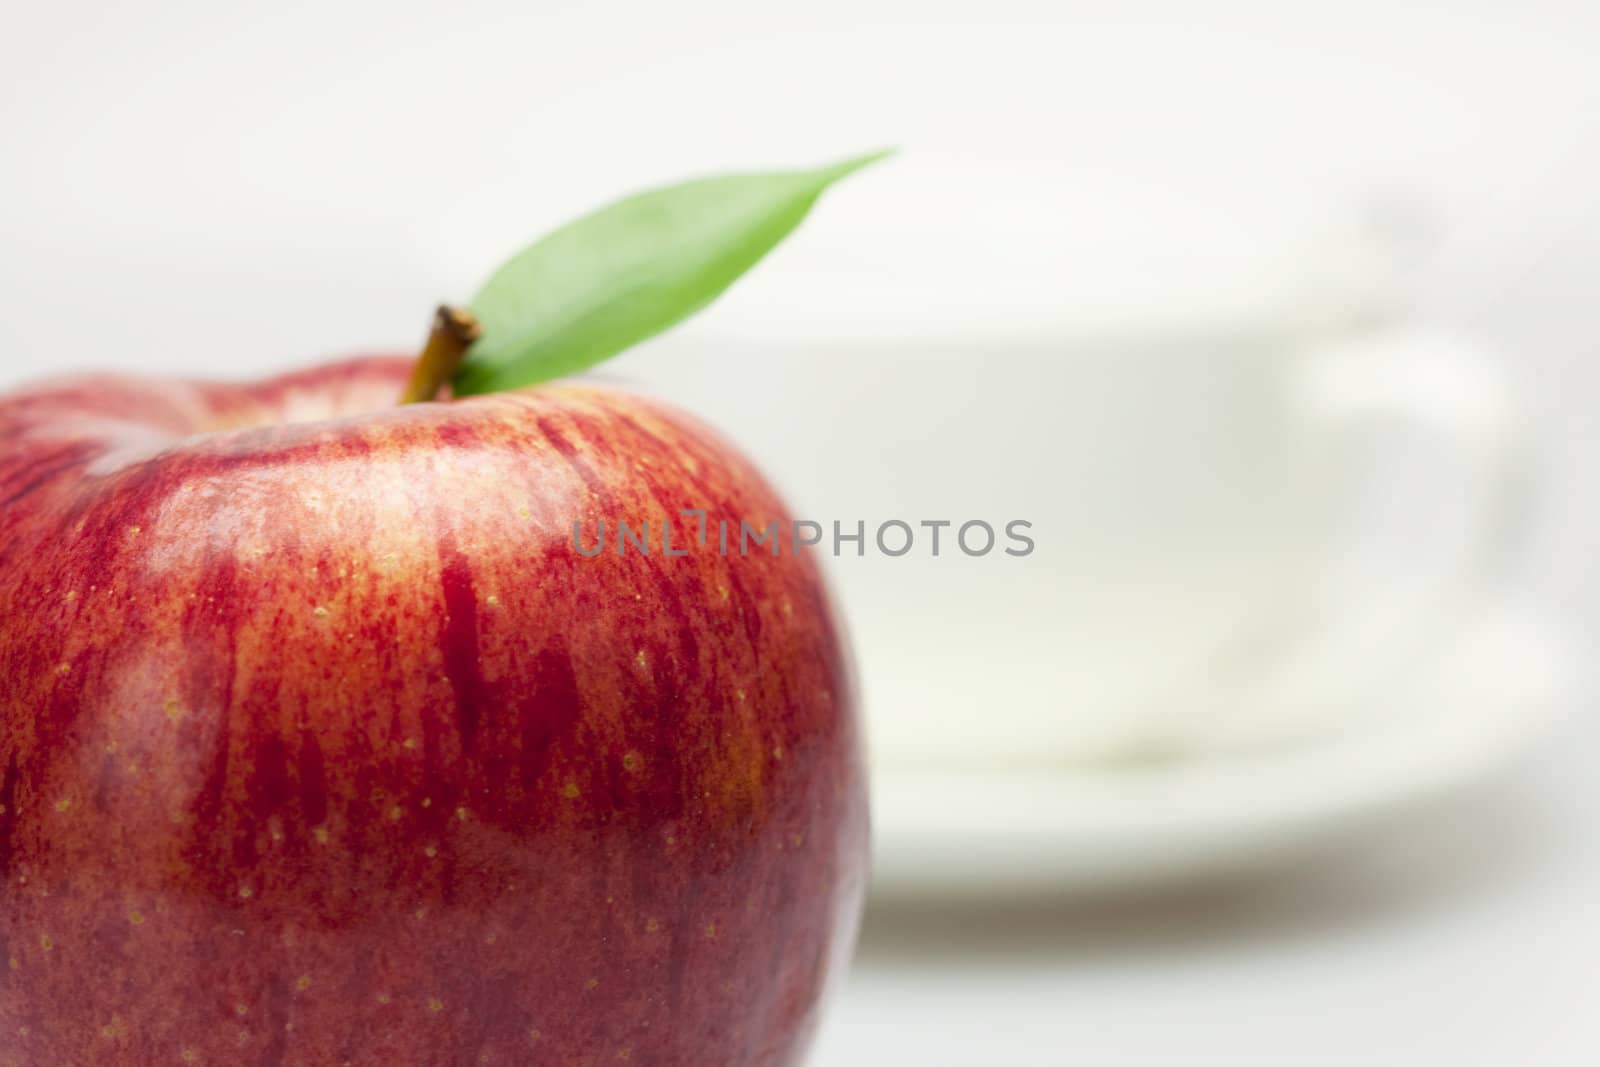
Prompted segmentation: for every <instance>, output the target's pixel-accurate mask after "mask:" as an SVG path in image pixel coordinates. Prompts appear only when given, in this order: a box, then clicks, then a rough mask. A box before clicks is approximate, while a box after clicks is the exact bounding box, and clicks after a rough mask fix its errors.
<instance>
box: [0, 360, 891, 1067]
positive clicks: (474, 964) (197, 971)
mask: <svg viewBox="0 0 1600 1067" xmlns="http://www.w3.org/2000/svg"><path fill="white" fill-rule="evenodd" d="M409 366H410V364H409V361H407V360H390V359H365V360H354V361H347V362H341V363H335V364H331V365H327V366H324V367H321V368H318V369H314V370H311V371H307V372H303V373H298V374H291V375H288V376H285V377H280V378H277V379H275V380H271V381H268V382H265V383H261V384H256V385H220V384H208V383H195V382H180V381H166V380H140V379H131V378H110V377H86V378H80V379H73V380H65V381H61V382H57V383H54V384H46V385H40V386H37V387H32V388H27V389H24V390H21V391H19V392H15V393H13V394H11V395H9V396H6V397H4V398H0V442H3V446H0V1064H3V1065H4V1067H88V1065H99V1067H155V1065H159V1064H185V1063H193V1064H215V1065H227V1067H251V1065H259V1067H293V1065H300V1067H339V1065H343V1064H349V1065H374V1067H458V1065H459V1067H468V1065H477V1064H499V1065H517V1067H521V1065H525V1064H544V1063H549V1064H593V1065H600V1064H607V1065H609V1064H615V1063H622V1062H631V1063H635V1064H642V1065H647V1067H732V1065H741V1067H743V1065H750V1067H754V1065H760V1067H779V1065H789V1064H794V1063H796V1062H797V1061H798V1059H799V1057H800V1056H801V1055H802V1051H803V1048H804V1046H805V1044H806V1042H807V1039H808V1035H809V1034H810V1032H811V1031H812V1029H813V1025H814V1022H815V1019H816V1013H817V1008H818V1000H819V997H820V996H821V995H822V993H823V990H824V987H825V986H826V985H827V984H828V983H829V980H830V978H831V977H832V976H834V975H836V973H837V971H838V970H839V967H840V963H841V960H842V958H843V956H844V954H845V952H846V951H847V948H848V945H849V943H850V940H851V936H852V933H853V928H854V924H855V920H856V915H857V911H858V907H859V903H860V896H861V891H862V881H863V867H864V845H865V833H866V825H865V824H866V815H865V799H864V792H863V782H862V770H861V765H860V757H859V752H858V738H857V725H856V721H855V707H854V693H853V688H852V680H851V671H850V666H849V663H848V654H847V650H846V648H845V646H844V644H843V641H842V637H841V633H840V629H839V624H838V622H837V621H836V617H835V614H834V612H833V609H832V607H831V606H830V603H829V600H828V597H827V596H826V594H825V590H824V588H823V585H822V583H821V581H820V579H819V575H818V572H817V570H816V567H815V564H814V563H813V561H811V560H810V559H809V558H808V557H807V556H806V555H804V554H800V555H796V554H794V553H790V552H784V553H782V554H780V555H779V556H776V557H774V556H772V555H770V554H768V553H766V552H752V553H750V554H749V555H747V556H741V555H739V554H738V553H731V554H730V555H727V556H723V555H722V554H720V553H719V552H717V551H715V550H714V549H713V547H711V546H707V547H706V548H703V549H702V548H698V547H693V546H691V551H690V552H689V553H688V555H685V556H682V557H677V556H674V557H666V556H663V555H662V554H661V553H660V551H659V550H657V551H656V552H654V553H653V554H651V555H649V556H645V555H643V554H641V553H639V552H637V551H631V550H630V551H629V552H628V553H627V554H626V555H621V556H619V555H617V554H616V553H615V552H614V551H610V550H608V551H606V552H605V553H602V554H601V555H598V556H595V557H593V558H588V557H585V556H583V555H581V554H580V553H578V552H577V551H575V549H574V546H573V530H572V524H573V522H574V521H582V522H583V523H584V524H585V527H584V528H585V529H586V530H591V531H592V530H593V529H594V524H595V521H596V520H597V519H599V518H604V519H605V520H606V522H607V524H608V525H609V524H611V523H613V522H615V521H617V520H626V521H628V522H629V523H630V524H632V525H634V526H635V527H637V525H638V524H639V523H640V522H642V521H645V520H650V521H651V524H652V527H654V528H657V529H659V527H658V526H656V524H657V523H659V522H660V521H662V520H663V519H665V518H673V519H674V520H675V521H676V520H677V517H678V515H679V512H680V510H681V509H690V508H704V509H706V510H707V511H709V512H710V513H711V515H712V518H713V521H714V520H715V519H716V518H717V517H718V516H723V517H727V518H729V519H730V520H732V521H734V522H735V523H737V522H738V521H739V520H741V519H747V520H749V521H751V522H752V523H754V524H757V525H764V524H765V523H766V522H768V521H771V520H778V521H780V522H783V521H786V515H785V512H784V510H783V506H782V505H781V504H780V502H779V501H778V499H777V498H776V497H775V495H774V493H773V491H772V490H771V489H770V488H769V486H768V485H767V483H766V482H765V481H764V480H763V479H762V477H761V476H760V475H759V474H758V473H757V472H756V471H755V470H754V469H753V468H752V467H751V465H750V464H749V463H748V462H746V461H745V460H744V459H743V458H741V456H740V455H739V454H738V452H737V451H736V450H735V449H734V448H732V447H731V446H730V445H729V444H728V443H727V442H725V441H724V440H722V439H720V438H719V437H718V436H717V435H715V434H714V433H712V432H711V431H709V430H707V429H706V428H705V427H703V426H702V425H700V424H699V423H697V422H695V421H694V420H693V419H691V418H689V417H687V416H685V415H683V414H680V413H678V412H676V411H673V410H671V409H669V408H668V407H666V406H664V405H662V404H660V403H657V402H654V401H651V400H648V399H644V398H641V397H637V396H633V395H629V394H626V393H623V392H619V391H613V390H610V389H602V388H598V387H593V386H585V385H573V384H561V385H554V386H543V387H540V388H537V389H532V390H524V391H513V392H499V393H493V394H490V395H483V396H472V397H463V398H459V399H456V400H454V401H453V402H450V403H421V404H414V405H408V406H398V405H396V404H395V403H394V400H395V398H396V397H397V396H398V395H399V393H400V390H401V387H402V385H403V384H404V382H405V379H406V376H407V373H408V369H409Z"/></svg>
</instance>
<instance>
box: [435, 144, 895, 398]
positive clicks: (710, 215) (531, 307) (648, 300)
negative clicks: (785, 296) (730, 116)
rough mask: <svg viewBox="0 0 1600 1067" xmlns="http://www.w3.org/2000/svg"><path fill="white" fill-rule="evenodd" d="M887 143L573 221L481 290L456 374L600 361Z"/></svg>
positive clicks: (728, 269) (477, 388) (772, 238)
mask: <svg viewBox="0 0 1600 1067" xmlns="http://www.w3.org/2000/svg"><path fill="white" fill-rule="evenodd" d="M888 154H889V153H888V152H876V153H873V154H872V155H867V156H861V157H859V158H857V159H851V160H846V161H845V162H842V163H837V164H834V165H833V166H829V167H822V168H819V169H817V170H808V171H795V172H789V173H776V174H742V175H729V176H725V177H717V178H703V179H701V180H698V181H691V182H685V183H684V184H682V185H674V186H670V187H668V188H665V189H657V190H653V191H651V192H646V193H640V194H638V195H636V196H632V197H629V198H627V199H625V200H620V201H618V202H617V203H614V204H611V205H610V206H608V207H603V208H601V209H600V210H598V211H596V212H594V213H593V214H591V215H588V216H585V217H584V218H581V219H579V220H577V221H576V222H572V223H569V224H567V225H566V226H563V227H562V228H561V229H559V230H556V231H555V232H554V233H552V234H550V235H549V236H547V237H545V238H544V239H542V240H540V241H539V242H537V243H536V244H534V245H532V246H530V247H529V248H527V249H524V250H523V251H522V252H520V253H518V254H517V255H516V256H515V257H513V258H512V259H511V261H510V262H508V263H507V264H506V265H505V266H503V267H501V268H500V269H499V270H498V271H496V272H495V274H494V276H493V277H491V278H490V279H489V281H488V282H487V283H486V284H485V285H484V287H483V288H482V289H481V290H480V291H479V292H478V295H477V296H476V297H475V298H473V301H472V305H471V306H472V310H473V312H474V313H475V314H476V315H477V316H478V319H479V321H480V322H481V323H482V325H483V335H482V337H481V338H480V339H479V340H478V341H477V342H476V343H475V344H473V346H472V347H471V348H470V349H469V350H468V352H467V356H466V359H465V360H464V361H463V362H462V364H461V366H460V368H459V369H458V370H457V372H456V376H455V393H456V395H457V396H466V395H469V394H473V393H490V392H497V391H500V390H503V389H516V388H520V387H522V386H526V385H532V384H534V383H535V382H542V381H548V380H549V379H551V378H558V377H561V376H562V375H566V374H572V373H574V372H575V371H580V370H583V369H584V368H586V367H591V366H593V365H594V364H596V363H599V362H600V361H601V360H604V359H609V358H610V357H611V356H614V355H616V354H617V353H618V352H621V351H623V350H624V349H626V348H629V347H631V346H633V345H636V344H638V343H639V342H640V341H643V340H645V339H646V338H649V337H653V336H655V335H656V334H658V333H660V332H661V331H663V330H665V329H667V328H669V327H671V326H674V325H676V324H677V323H679V322H681V321H683V320H684V319H686V318H688V317H689V316H690V315H692V314H694V313H695V312H696V311H699V310H700V309H701V308H703V307H705V306H706V305H707V304H709V303H711V301H713V300H715V299H716V298H717V297H718V296H720V295H721V294H722V292H723V291H724V290H725V289H727V288H728V286H730V285H732V284H733V282H734V281H735V280H736V279H737V278H738V277H739V276H740V275H741V274H743V273H744V272H745V271H747V270H749V269H750V268H751V267H753V266H755V264H756V263H757V262H758V261H759V260H760V259H761V257H762V256H764V255H766V254H767V253H768V252H769V251H771V250H772V249H773V247H774V246H776V245H777V244H778V242H779V241H781V240H783V238H784V237H786V236H788V234H789V233H790V232H791V231H792V230H793V229H794V228H795V227H796V226H798V225H799V224H800V220H801V219H803V218H805V216H806V213H807V212H808V211H810V210H811V205H812V204H814V203H816V200H817V197H818V196H820V195H821V194H822V191H823V190H824V189H826V188H827V187H828V186H830V185H832V184H833V183H834V182H836V181H838V180H839V179H840V178H843V177H845V176H846V175H848V174H851V173H853V172H855V171H857V170H860V169H861V168H862V167H865V166H867V165H868V164H870V163H874V162H876V161H877V160H879V159H882V158H883V157H884V156H886V155H888Z"/></svg>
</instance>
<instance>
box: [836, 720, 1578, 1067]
mask: <svg viewBox="0 0 1600 1067" xmlns="http://www.w3.org/2000/svg"><path fill="white" fill-rule="evenodd" d="M1597 752H1600V729H1597V728H1596V727H1595V726H1592V725H1585V726H1583V727H1580V728H1579V730H1578V731H1577V732H1575V733H1573V734H1572V735H1570V736H1569V737H1567V738H1566V739H1565V743H1562V744H1559V745H1553V746H1551V749H1550V750H1549V751H1546V752H1544V753H1542V754H1541V755H1540V756H1539V757H1538V758H1537V760H1536V761H1535V763H1534V765H1532V766H1530V767H1528V768H1527V769H1526V771H1525V773H1522V774H1520V775H1518V776H1517V777H1516V778H1515V780H1512V781H1509V782H1504V783H1502V784H1501V785H1499V786H1496V787H1493V788H1491V789H1488V790H1485V791H1483V792H1481V793H1479V794H1477V795H1475V796H1472V797H1470V798H1468V799H1466V800H1464V801H1460V802H1455V803H1452V804H1450V805H1449V806H1448V807H1442V808H1439V809H1437V810H1434V811H1431V812H1429V813H1428V814H1427V815H1426V816H1425V817H1420V818H1413V819H1411V820H1409V821H1408V822H1406V823H1405V824H1403V825H1398V826H1395V827H1392V828H1391V830H1390V831H1389V832H1387V833H1386V835H1385V836H1384V837H1383V838H1382V839H1380V840H1367V841H1362V842H1351V843H1349V844H1348V845H1347V846H1345V847H1343V848H1342V849H1340V850H1339V851H1337V852H1335V853H1331V854H1329V855H1327V856H1326V857H1324V858H1323V859H1322V860H1321V861H1320V862H1318V863H1316V864H1314V865H1308V866H1306V867H1304V868H1303V869H1301V870H1297V871H1294V872H1289V873H1281V872H1280V874H1279V875H1276V876H1272V877H1259V878H1257V879H1256V880H1254V881H1251V882H1249V883H1246V884H1235V885H1232V886H1226V887H1213V888H1211V889H1207V890H1197V891H1189V892H1186V893H1184V894H1182V895H1179V896H1174V897H1168V898H1165V899H1148V900H1142V901H1141V900H1135V901H1121V902H1114V903H1112V902H1101V903H1090V904H1075V905H1074V904H1052V903H1050V902H1048V901H1045V902H1031V903H1030V902H1025V901H1020V900H1013V901H996V902H995V903H994V905H993V906H990V907H980V908H970V907H969V908H963V909H952V910H939V909H921V910H915V911H908V910H906V909H904V908H900V909H890V908H884V909H879V910H874V911H872V912H870V913H869V917H868V921H867V926H866V930H865V934H864V938H863V944H862V949H861V953H860V956H859V958H858V961H857V965H856V967H855V970H854V972H853V973H852V974H851V976H850V978H849V981H848V983H847V985H846V987H845V989H844V990H843V991H842V994H841V995H840V996H839V998H838V999H837V1000H836V1001H835V1003H834V1005H833V1007H832V1010H831V1013H830V1015H829V1017H828V1019H827V1022H826V1024H825V1027H824V1032H823V1035H822V1038H821V1041H820V1043H819V1047H818V1049H817V1053H816V1056H815V1060H814V1064H815V1067H857V1065H859V1067H869V1065H870V1067H878V1065H880V1064H883V1063H885V1062H899V1063H906V1064H917V1065H919V1067H939V1065H945V1064H948V1065H951V1067H969V1065H972V1064H978V1063H989V1064H995V1065H1005V1067H1010V1065H1013V1064H1016V1065H1023V1064H1058V1063H1059V1064H1067V1063H1083V1064H1096V1065H1100V1067H1117V1065H1124V1064H1126V1065H1146V1064H1149V1065H1156V1064H1177V1063H1185V1064H1210V1063H1217V1064H1228V1065H1230V1067H1249V1065H1256V1064H1260V1065H1262V1067H1268V1065H1272V1067H1277V1065H1282V1064H1286V1063H1294V1064H1296V1065H1299V1067H1311V1065H1319V1064H1328V1065H1330V1067H1332V1065H1339V1067H1345V1065H1348V1064H1352V1063H1361V1064H1364V1065H1387V1064H1393V1065H1396V1067H1414V1065H1424V1067H1426V1065H1432V1064H1450V1065H1452V1067H1469V1065H1476V1064H1483V1065H1503V1064H1516V1063H1539V1064H1541V1065H1544V1067H1560V1065H1565V1064H1574V1065H1577V1064H1593V1063H1595V1062H1597V1061H1600V1026H1594V1025H1591V1023H1592V1020H1593V999H1594V990H1595V987H1596V980H1597V979H1600V923H1597V922H1596V920H1595V915H1594V902H1595V901H1596V900H1600V833H1597V832H1596V825H1595V823H1594V821H1593V818H1592V815H1591V813H1592V812H1593V811H1594V810H1595V806H1596V804H1600V775H1597V774H1596V773H1595V771H1596V770H1597V769H1600V768H1597V767H1596V755H1595V754H1596V753H1597Z"/></svg>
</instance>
